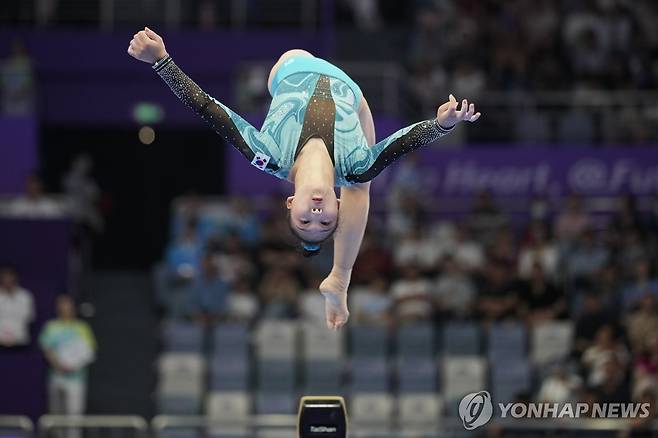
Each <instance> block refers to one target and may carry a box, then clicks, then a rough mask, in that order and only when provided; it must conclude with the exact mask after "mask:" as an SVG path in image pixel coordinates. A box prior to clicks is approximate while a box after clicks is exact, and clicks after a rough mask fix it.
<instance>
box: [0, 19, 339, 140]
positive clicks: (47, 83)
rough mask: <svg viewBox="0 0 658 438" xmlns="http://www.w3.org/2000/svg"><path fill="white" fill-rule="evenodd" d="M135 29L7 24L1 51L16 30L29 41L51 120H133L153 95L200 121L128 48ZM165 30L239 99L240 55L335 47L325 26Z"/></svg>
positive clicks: (168, 112) (210, 82)
mask: <svg viewBox="0 0 658 438" xmlns="http://www.w3.org/2000/svg"><path fill="white" fill-rule="evenodd" d="M136 30H138V29H135V30H128V31H123V32H118V31H117V32H113V33H99V32H98V31H96V30H48V31H43V30H42V31H39V30H24V31H16V30H0V57H4V56H6V54H7V53H8V50H9V44H10V43H11V41H12V40H14V39H15V38H21V39H23V40H24V41H25V44H26V46H27V48H28V51H29V53H30V54H31V56H32V58H33V60H34V64H35V67H36V72H37V75H38V83H39V87H40V89H39V113H40V118H41V120H42V121H44V122H46V123H57V124H101V125H108V124H109V125H116V124H124V125H126V124H127V125H130V124H133V123H134V122H133V121H132V111H133V107H134V105H135V104H136V103H138V102H142V101H149V102H152V103H156V104H159V105H162V106H163V108H164V110H165V120H164V123H165V124H166V125H167V126H171V125H177V124H178V125H186V124H188V125H189V124H192V125H193V126H197V125H199V126H200V124H201V122H200V121H199V120H197V118H196V117H195V116H194V115H193V114H191V113H190V111H189V110H187V108H185V107H184V106H183V105H181V104H180V102H178V100H177V99H176V98H175V97H174V96H173V95H172V94H171V92H169V90H168V89H167V88H166V87H165V85H164V84H163V83H162V81H161V80H160V79H159V78H158V77H157V76H156V75H155V73H154V72H153V71H152V70H151V68H150V66H149V65H147V64H145V63H143V62H139V61H137V60H135V59H133V58H132V57H130V56H129V55H128V54H127V53H126V50H127V48H128V43H129V42H130V39H131V38H132V36H133V34H134V33H135V31H136ZM156 31H157V29H156ZM162 37H163V38H164V41H165V44H166V47H167V51H168V52H169V53H170V54H171V55H172V56H173V57H174V58H175V60H176V62H177V63H178V64H179V65H180V66H181V68H182V69H183V70H184V71H185V72H186V73H188V74H189V75H190V76H191V77H192V78H193V79H195V80H196V81H197V82H198V83H199V84H200V85H201V86H202V87H203V88H204V89H205V90H206V91H207V92H208V93H210V94H211V95H213V96H215V97H217V98H218V99H220V100H223V101H225V102H227V103H230V102H231V100H232V99H233V90H234V88H233V82H232V80H233V71H234V69H235V68H236V66H237V65H239V63H241V62H246V61H264V62H267V63H271V64H274V62H275V61H276V59H277V58H278V57H279V56H280V55H281V53H283V52H284V51H286V50H288V49H291V48H303V49H308V50H310V51H313V52H314V53H317V54H318V55H320V56H326V53H327V50H328V46H327V42H326V38H324V37H323V36H322V35H321V34H313V33H304V32H299V31H249V32H248V33H247V32H239V31H215V32H203V31H185V32H183V31H165V32H163V33H162ZM92 140H93V139H90V141H92Z"/></svg>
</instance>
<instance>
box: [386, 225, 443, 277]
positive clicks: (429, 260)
mask: <svg viewBox="0 0 658 438" xmlns="http://www.w3.org/2000/svg"><path fill="white" fill-rule="evenodd" d="M440 255H441V254H440V248H439V247H438V246H437V245H435V244H434V242H432V241H431V240H430V239H428V238H427V236H426V235H425V234H424V233H423V231H422V230H421V229H420V228H414V229H413V230H411V231H410V232H409V233H408V234H407V235H405V236H404V237H403V238H402V239H400V242H399V243H398V245H397V247H396V250H395V252H394V253H393V257H394V258H395V264H396V265H397V266H408V265H412V264H413V265H415V266H416V267H418V268H419V269H420V270H422V271H429V270H431V269H432V268H434V267H435V266H436V264H437V262H438V260H439V257H440Z"/></svg>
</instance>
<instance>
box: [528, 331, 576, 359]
mask: <svg viewBox="0 0 658 438" xmlns="http://www.w3.org/2000/svg"><path fill="white" fill-rule="evenodd" d="M572 339H573V325H572V324H571V323H570V322H560V321H547V322H544V323H542V324H540V325H537V326H535V327H534V328H533V330H532V354H531V356H532V363H533V364H535V365H536V366H539V367H544V366H547V365H550V364H551V363H554V362H556V361H559V360H562V359H564V358H565V357H567V355H569V353H570V352H571V346H572Z"/></svg>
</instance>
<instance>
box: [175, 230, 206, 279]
mask: <svg viewBox="0 0 658 438" xmlns="http://www.w3.org/2000/svg"><path fill="white" fill-rule="evenodd" d="M202 250H203V248H202V244H201V242H200V241H199V238H198V237H197V223H196V221H195V220H194V219H190V221H189V222H188V223H187V224H186V228H185V230H184V231H183V232H182V234H181V236H180V237H179V238H178V239H177V241H176V242H174V243H172V244H171V245H170V246H169V248H168V249H167V269H168V272H169V275H170V278H171V279H172V280H173V281H174V282H175V283H181V282H188V281H191V280H193V279H194V278H195V277H196V276H197V275H198V273H199V263H200V261H201V254H202Z"/></svg>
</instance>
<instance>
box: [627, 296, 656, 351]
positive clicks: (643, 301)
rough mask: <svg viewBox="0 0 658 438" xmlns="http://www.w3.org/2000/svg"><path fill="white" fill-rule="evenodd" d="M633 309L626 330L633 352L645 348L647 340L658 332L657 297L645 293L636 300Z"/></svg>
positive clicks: (628, 316) (628, 317)
mask: <svg viewBox="0 0 658 438" xmlns="http://www.w3.org/2000/svg"><path fill="white" fill-rule="evenodd" d="M633 307H634V309H633V311H632V312H631V313H630V314H628V315H627V317H626V321H625V322H626V332H627V335H628V340H629V342H630V346H631V350H632V351H633V352H636V353H637V352H642V351H644V350H645V347H646V345H647V341H648V340H650V339H651V337H652V335H654V334H656V333H658V312H657V310H656V297H655V296H654V295H652V294H645V295H644V296H643V297H641V298H639V299H638V300H637V301H636V305H635V306H633Z"/></svg>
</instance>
